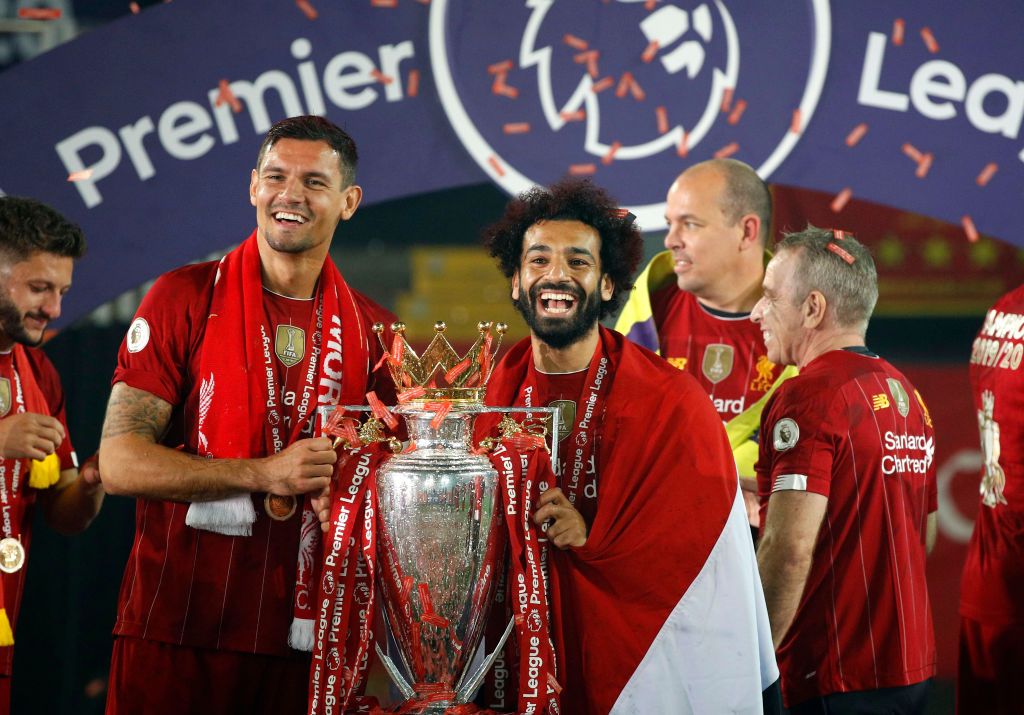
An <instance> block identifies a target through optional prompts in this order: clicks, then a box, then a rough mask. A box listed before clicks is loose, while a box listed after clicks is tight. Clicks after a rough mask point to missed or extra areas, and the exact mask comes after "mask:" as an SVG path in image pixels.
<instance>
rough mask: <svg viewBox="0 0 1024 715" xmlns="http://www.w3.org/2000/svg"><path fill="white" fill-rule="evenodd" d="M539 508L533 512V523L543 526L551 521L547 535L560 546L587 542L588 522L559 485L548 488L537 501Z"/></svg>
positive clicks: (579, 544) (567, 546)
mask: <svg viewBox="0 0 1024 715" xmlns="http://www.w3.org/2000/svg"><path fill="white" fill-rule="evenodd" d="M537 505H538V509H537V511H536V512H534V514H533V523H534V524H536V525H537V526H541V525H542V524H544V522H546V521H549V520H550V521H551V523H550V524H549V525H548V528H547V532H546V533H547V537H548V539H549V540H550V541H551V543H553V544H554V545H555V546H557V547H558V548H560V549H562V550H563V551H564V550H565V549H569V548H579V547H581V546H583V545H584V544H585V543H587V523H586V522H585V521H583V516H582V515H581V514H580V513H579V512H578V511H576V507H574V506H573V505H572V504H570V503H569V499H568V497H566V496H565V494H563V493H562V490H561V489H559V488H558V487H554V488H552V489H548V490H547V491H546V492H544V493H543V494H541V495H540V499H539V500H538V501H537Z"/></svg>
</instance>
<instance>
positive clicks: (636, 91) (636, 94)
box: [629, 79, 647, 102]
mask: <svg viewBox="0 0 1024 715" xmlns="http://www.w3.org/2000/svg"><path fill="white" fill-rule="evenodd" d="M629 93H630V94H632V95H633V99H635V100H636V101H638V102H642V101H644V99H646V98H647V93H646V92H644V90H643V88H642V87H641V86H640V83H639V82H637V81H636V80H635V79H634V80H633V82H632V83H631V84H630V85H629Z"/></svg>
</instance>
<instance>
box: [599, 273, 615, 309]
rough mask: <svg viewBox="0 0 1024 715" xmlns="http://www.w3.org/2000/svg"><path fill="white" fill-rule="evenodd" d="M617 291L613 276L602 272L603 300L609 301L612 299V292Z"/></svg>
mask: <svg viewBox="0 0 1024 715" xmlns="http://www.w3.org/2000/svg"><path fill="white" fill-rule="evenodd" d="M614 292H615V283H614V282H613V281H612V277H611V276H610V275H608V274H607V273H602V274H601V300H602V301H605V302H607V301H609V300H611V299H612V294H613V293H614Z"/></svg>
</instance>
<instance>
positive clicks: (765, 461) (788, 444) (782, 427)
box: [758, 378, 846, 498]
mask: <svg viewBox="0 0 1024 715" xmlns="http://www.w3.org/2000/svg"><path fill="white" fill-rule="evenodd" d="M797 380H798V379H797V378H794V379H793V380H790V381H788V382H786V383H784V384H783V385H782V386H781V387H779V390H778V392H777V393H776V395H775V399H774V400H773V402H772V405H771V407H770V408H769V411H768V413H767V415H766V417H765V419H764V420H763V422H762V425H761V426H762V431H761V462H762V463H761V464H759V465H758V471H759V472H762V470H763V474H764V475H765V476H766V477H767V478H768V483H767V484H765V485H763V486H764V489H762V491H763V492H766V493H763V494H762V497H763V498H767V497H768V496H770V495H771V494H772V493H774V492H777V491H784V490H800V491H808V492H814V493H815V494H821V495H822V496H825V497H827V496H828V495H829V491H830V490H831V485H832V462H833V459H834V458H835V453H836V446H837V445H838V443H839V440H838V438H837V435H838V434H839V433H840V430H837V429H836V426H835V424H834V422H833V420H839V419H843V416H844V415H845V414H846V411H845V410H839V411H837V410H835V409H834V407H833V406H832V404H831V403H832V402H833V398H834V394H832V391H831V390H829V389H827V386H825V385H822V384H820V383H819V384H815V383H818V381H815V383H812V384H810V385H805V384H804V383H803V382H798V381H797ZM808 388H810V389H808Z"/></svg>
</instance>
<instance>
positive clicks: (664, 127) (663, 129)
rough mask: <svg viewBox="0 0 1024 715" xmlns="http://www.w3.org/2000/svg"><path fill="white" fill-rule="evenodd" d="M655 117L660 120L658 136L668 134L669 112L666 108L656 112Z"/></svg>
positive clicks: (657, 109) (660, 108)
mask: <svg viewBox="0 0 1024 715" xmlns="http://www.w3.org/2000/svg"><path fill="white" fill-rule="evenodd" d="M654 115H655V116H656V117H657V118H658V134H667V133H668V111H667V110H666V109H665V108H664V107H658V108H656V109H655V110H654Z"/></svg>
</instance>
